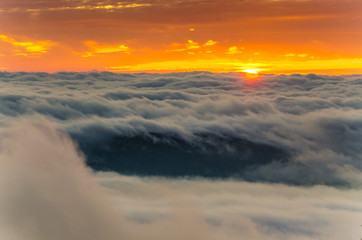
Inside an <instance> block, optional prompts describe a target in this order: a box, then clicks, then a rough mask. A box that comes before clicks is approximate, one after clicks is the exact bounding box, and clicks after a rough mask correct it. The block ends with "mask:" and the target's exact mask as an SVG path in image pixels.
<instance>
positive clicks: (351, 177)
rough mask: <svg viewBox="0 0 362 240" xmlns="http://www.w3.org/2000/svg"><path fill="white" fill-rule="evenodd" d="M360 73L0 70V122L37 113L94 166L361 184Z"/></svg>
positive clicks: (151, 172) (134, 172)
mask: <svg viewBox="0 0 362 240" xmlns="http://www.w3.org/2000/svg"><path fill="white" fill-rule="evenodd" d="M361 83H362V77H361V76H359V75H351V76H322V75H314V74H308V75H290V76H286V75H279V76H278V75H266V76H263V77H261V78H260V79H257V80H254V81H250V80H247V79H245V78H244V77H242V76H241V75H239V74H235V73H228V74H213V73H207V72H192V73H169V74H146V73H140V74H115V73H110V72H89V73H80V72H59V73H54V74H48V73H25V72H18V73H7V72H2V73H0V84H1V89H0V91H1V92H0V98H1V101H0V114H1V121H2V122H7V121H10V120H14V119H17V118H19V117H21V118H28V117H30V116H33V115H42V116H43V117H45V118H47V119H50V120H51V121H53V122H54V123H55V124H56V125H57V126H58V127H59V128H60V129H63V130H65V131H66V132H67V133H69V134H70V135H71V136H72V138H73V139H74V140H76V141H77V142H78V144H79V147H80V149H81V150H82V151H83V152H84V153H85V156H86V158H87V163H88V164H89V165H90V166H92V167H93V168H94V169H98V170H113V171H118V172H119V173H126V174H131V175H154V176H171V177H177V176H203V177H222V178H234V179H244V180H248V181H257V182H258V181H263V182H280V183H287V184H301V185H314V184H326V185H333V186H348V187H358V186H361V182H362V181H361V170H362V160H361V154H362V149H361V147H360V146H361V144H362V137H361V136H362V120H361V119H362V110H361V108H362V99H361V96H360V93H361V91H362V89H361Z"/></svg>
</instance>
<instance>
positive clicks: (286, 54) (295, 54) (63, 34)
mask: <svg viewBox="0 0 362 240" xmlns="http://www.w3.org/2000/svg"><path fill="white" fill-rule="evenodd" d="M361 11H362V2H361V1H360V0H318V1H317V0H259V1H254V0H253V1H252V0H238V1H236V0H229V1H221V0H214V1H206V0H177V1H176V0H167V1H166V0H154V1H151V0H141V1H124V2H122V1H115V0H106V1H94V0H84V1H80V0H56V1H55V0H47V1H45V0H34V1H24V0H12V1H5V0H1V1H0V70H1V71H45V72H57V71H91V70H99V71H104V70H105V71H114V72H174V71H177V72H183V71H212V72H245V73H250V74H253V73H258V72H259V73H286V74H288V73H309V72H314V73H323V74H353V73H361V71H362V70H361V69H362V46H361V44H360V43H361V41H362V30H361V29H362V28H361V26H362V17H361V14H360V13H361Z"/></svg>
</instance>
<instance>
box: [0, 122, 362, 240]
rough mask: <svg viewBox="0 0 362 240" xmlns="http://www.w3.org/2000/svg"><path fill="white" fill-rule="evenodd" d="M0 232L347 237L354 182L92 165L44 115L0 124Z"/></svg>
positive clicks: (353, 232) (356, 198)
mask: <svg viewBox="0 0 362 240" xmlns="http://www.w3.org/2000/svg"><path fill="white" fill-rule="evenodd" d="M0 136H1V138H0V158H1V162H0V224H1V226H2V227H1V229H0V239H14V240H18V239H29V240H33V239H34V240H35V239H37V240H43V239H55V240H57V239H70V240H73V239H77V240H83V239H84V240H86V239H87V240H92V239H125V240H128V239H136V240H137V239H146V238H151V239H160V240H166V239H171V238H172V239H176V240H182V239H201V240H204V239H205V240H206V239H212V240H218V239H226V238H227V239H232V240H233V239H240V238H245V239H257V240H258V239H260V240H261V239H268V240H277V239H291V240H302V239H329V240H337V239H343V238H348V239H353V238H358V236H359V235H360V222H359V221H360V216H361V212H362V208H361V205H360V199H361V197H362V196H361V191H360V189H349V190H347V189H344V190H339V189H336V188H333V187H326V186H314V187H310V188H305V187H295V186H294V187H292V186H287V185H282V184H262V183H247V182H240V181H232V180H228V181H225V180H224V181H222V180H214V181H209V180H206V179H165V178H154V177H153V178H145V177H143V178H142V177H127V176H122V175H118V174H116V173H109V172H98V173H96V174H94V173H92V172H91V171H90V170H89V169H87V168H86V166H85V164H84V159H83V157H82V156H81V155H80V154H79V152H78V151H77V149H76V146H75V144H74V143H73V141H72V140H71V139H70V138H69V137H68V136H67V135H66V134H64V133H63V132H60V131H59V130H57V127H56V125H55V124H53V123H50V122H49V121H47V120H45V119H44V118H35V119H33V120H31V121H28V120H24V119H23V120H20V121H15V122H12V123H11V124H5V125H4V124H3V125H2V126H1V128H0Z"/></svg>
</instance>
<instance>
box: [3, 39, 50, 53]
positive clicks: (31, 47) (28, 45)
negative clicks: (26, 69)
mask: <svg viewBox="0 0 362 240" xmlns="http://www.w3.org/2000/svg"><path fill="white" fill-rule="evenodd" d="M0 40H2V41H3V42H6V43H9V44H11V45H12V46H13V47H14V50H13V53H14V55H23V56H29V55H30V56H34V55H42V54H46V53H47V52H48V50H49V49H50V48H51V47H52V46H54V45H56V43H55V42H53V41H49V40H46V41H24V42H23V41H18V40H16V39H14V38H12V37H9V36H6V35H0Z"/></svg>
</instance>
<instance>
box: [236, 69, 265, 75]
mask: <svg viewBox="0 0 362 240" xmlns="http://www.w3.org/2000/svg"><path fill="white" fill-rule="evenodd" d="M260 71H261V69H245V70H242V71H241V72H244V73H250V74H258V73H259V72H260Z"/></svg>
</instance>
